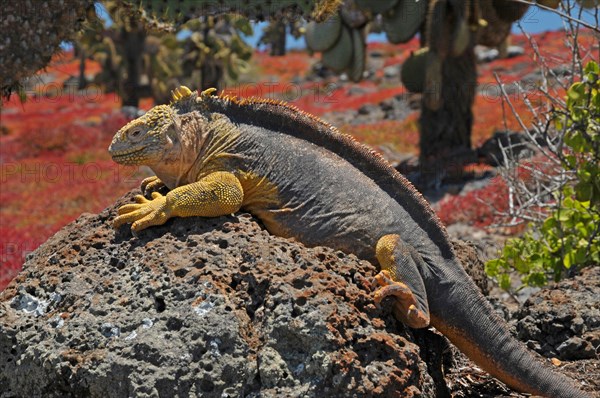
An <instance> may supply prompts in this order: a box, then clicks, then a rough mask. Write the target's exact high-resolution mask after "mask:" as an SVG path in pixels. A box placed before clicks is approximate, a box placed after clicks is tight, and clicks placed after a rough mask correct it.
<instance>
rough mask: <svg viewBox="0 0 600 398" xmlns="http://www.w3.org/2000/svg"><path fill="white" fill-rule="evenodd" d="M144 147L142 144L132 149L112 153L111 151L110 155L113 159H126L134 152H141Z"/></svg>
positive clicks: (134, 153)
mask: <svg viewBox="0 0 600 398" xmlns="http://www.w3.org/2000/svg"><path fill="white" fill-rule="evenodd" d="M144 149H146V146H143V147H141V148H137V149H134V150H128V151H118V152H114V153H111V156H112V158H113V160H117V159H126V158H130V157H132V156H133V155H136V154H138V153H140V152H142V151H143V150H144Z"/></svg>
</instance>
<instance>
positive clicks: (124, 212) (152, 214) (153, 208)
mask: <svg viewBox="0 0 600 398" xmlns="http://www.w3.org/2000/svg"><path fill="white" fill-rule="evenodd" d="M135 201H136V202H137V203H131V204H127V205H124V206H121V207H120V208H119V210H118V213H119V216H118V217H116V218H115V220H114V222H113V227H114V228H119V227H120V226H121V225H123V224H127V223H133V224H132V225H131V229H132V231H135V232H139V231H141V230H143V229H145V228H147V227H150V226H153V225H162V224H164V223H165V222H166V221H167V220H168V219H169V216H170V211H168V209H167V203H166V202H167V198H166V196H163V195H161V194H160V193H158V192H153V193H152V200H148V199H146V198H144V197H143V196H142V195H136V196H135Z"/></svg>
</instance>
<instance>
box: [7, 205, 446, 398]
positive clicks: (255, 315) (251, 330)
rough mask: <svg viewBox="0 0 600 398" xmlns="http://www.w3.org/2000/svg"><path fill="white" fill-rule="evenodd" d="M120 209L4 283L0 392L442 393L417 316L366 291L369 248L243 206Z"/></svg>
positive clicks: (34, 257)
mask: <svg viewBox="0 0 600 398" xmlns="http://www.w3.org/2000/svg"><path fill="white" fill-rule="evenodd" d="M128 199H129V200H130V199H131V195H130V196H128V197H126V198H125V199H123V200H122V201H121V202H120V203H118V204H117V205H120V204H124V203H125V200H128ZM115 209H116V207H112V208H110V209H107V210H105V211H104V212H103V213H101V214H99V215H97V216H93V215H82V216H81V217H80V218H79V219H78V220H76V221H75V222H73V223H72V224H70V225H68V226H67V227H65V228H63V229H62V230H61V231H60V232H58V233H57V234H56V235H55V236H53V237H52V238H51V239H50V240H48V241H47V242H46V243H44V244H43V245H42V246H41V247H40V248H39V249H38V250H36V251H35V252H34V253H32V254H31V255H30V257H29V258H28V261H27V262H26V264H25V266H24V269H23V271H22V272H21V274H20V275H19V276H18V277H17V278H16V279H15V280H14V281H13V282H12V283H11V284H10V285H9V286H8V287H7V289H5V290H4V291H3V292H2V293H0V358H1V359H0V396H1V397H13V396H28V397H34V396H43V397H58V396H61V397H63V396H98V397H100V396H102V397H126V396H142V397H143V396H148V397H154V396H173V395H177V396H200V395H201V396H203V397H226V396H229V397H238V396H241V397H257V396H261V397H282V396H286V397H294V396H302V397H311V396H314V397H324V396H330V397H337V396H339V397H342V396H343V397H353V396H355V397H361V396H385V397H392V396H397V397H412V396H434V394H435V393H434V391H433V382H432V379H431V377H430V376H429V375H428V374H427V371H426V369H427V366H426V364H425V363H424V362H423V361H422V360H421V359H420V358H419V355H418V353H419V349H418V347H417V345H415V344H414V343H411V342H410V341H409V340H408V339H407V337H409V336H410V332H408V331H406V329H404V327H403V326H402V325H401V324H400V323H399V322H397V321H396V320H395V318H394V317H393V316H392V315H391V313H390V307H391V306H390V305H383V306H382V307H381V308H376V306H375V305H373V302H372V298H371V295H370V291H371V286H370V283H369V280H370V278H371V277H372V276H373V275H374V274H375V273H376V268H375V267H374V266H372V265H371V264H370V263H368V262H365V261H359V260H357V259H356V258H355V257H354V256H349V255H345V254H343V253H341V252H336V251H333V250H331V249H328V248H314V249H306V248H304V247H303V246H302V245H299V244H297V243H295V242H293V241H290V240H286V239H282V238H277V237H273V236H271V235H269V234H268V233H267V232H266V231H265V230H263V229H261V228H260V226H259V225H258V224H257V223H256V222H255V221H254V220H253V219H252V218H251V217H250V216H249V215H243V214H241V215H237V216H235V217H233V216H231V217H221V218H215V219H209V220H201V219H197V218H196V219H173V220H170V221H169V222H168V223H167V224H166V225H165V226H162V227H155V228H151V229H149V230H146V231H143V232H142V233H140V235H139V236H138V237H133V236H132V235H131V233H130V232H129V230H128V228H127V227H123V228H121V229H120V230H119V231H114V230H113V229H112V228H111V227H110V220H112V219H113V217H114V215H115ZM388 300H390V299H388ZM384 304H385V302H384Z"/></svg>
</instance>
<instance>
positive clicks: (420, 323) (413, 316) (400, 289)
mask: <svg viewBox="0 0 600 398" xmlns="http://www.w3.org/2000/svg"><path fill="white" fill-rule="evenodd" d="M375 280H376V281H377V283H378V284H379V285H380V286H382V287H380V288H379V289H377V290H376V291H375V293H374V300H375V302H376V303H380V302H381V301H382V300H383V299H384V298H386V297H389V296H395V297H396V303H395V314H396V316H397V317H398V318H400V320H401V321H402V322H403V323H404V324H406V325H408V326H409V327H411V328H424V327H427V326H429V315H428V314H427V313H425V312H424V311H421V310H419V309H418V308H417V306H418V305H419V303H418V301H417V298H416V297H415V295H414V294H413V292H412V291H411V290H410V288H409V287H408V286H407V285H405V284H404V283H402V282H397V281H394V280H392V279H391V278H390V274H389V272H388V271H381V272H380V273H379V274H377V275H376V276H375Z"/></svg>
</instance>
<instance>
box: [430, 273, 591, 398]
mask: <svg viewBox="0 0 600 398" xmlns="http://www.w3.org/2000/svg"><path fill="white" fill-rule="evenodd" d="M456 265H457V266H458V267H460V265H458V264H456ZM450 268H451V269H448V268H445V269H444V270H443V271H442V273H443V274H444V275H438V277H442V276H443V279H441V280H444V281H453V282H445V283H444V282H440V280H438V281H437V282H436V281H434V280H429V281H426V282H425V284H426V289H427V296H428V299H429V310H430V313H431V324H432V325H433V326H435V328H436V329H438V330H439V331H440V332H442V333H443V334H444V335H445V336H446V337H448V338H449V339H450V341H452V343H453V344H454V345H456V346H457V347H458V348H459V349H460V350H461V351H462V352H464V353H465V354H466V355H467V356H468V357H469V358H471V360H473V361H474V362H475V363H476V364H477V365H479V366H481V368H483V369H484V370H486V371H487V372H489V373H490V374H491V375H492V376H494V377H496V378H497V379H499V380H501V381H503V382H504V383H506V384H507V385H509V386H510V387H512V388H514V389H515V390H517V391H521V392H527V393H531V394H536V395H541V396H543V397H548V398H591V397H590V395H588V394H586V393H585V392H583V391H581V390H580V389H578V388H577V387H576V386H575V384H574V382H573V381H572V380H571V379H569V378H567V377H565V376H563V375H562V374H559V373H558V372H556V371H555V370H554V369H552V367H551V365H549V364H547V363H543V362H542V358H541V357H539V356H538V355H537V354H534V353H532V352H531V351H529V350H528V349H527V348H526V347H525V346H524V345H523V344H522V343H521V342H519V341H518V340H516V339H515V338H514V337H512V335H511V334H510V333H509V332H508V330H507V328H506V326H505V322H504V321H503V320H502V319H500V318H499V317H498V316H497V315H496V314H495V312H494V310H493V309H492V307H491V305H490V304H489V303H488V301H487V300H486V299H485V298H484V297H483V296H482V295H481V293H480V292H479V290H478V289H477V287H476V286H475V284H474V283H473V282H472V281H471V279H470V278H469V277H468V276H467V275H466V274H465V273H464V271H463V270H462V268H460V269H458V270H457V269H456V268H455V267H454V264H452V266H451V267H450ZM438 270H439V269H436V271H438ZM434 273H436V272H435V271H434ZM431 279H438V278H437V277H434V276H433V275H432V278H431Z"/></svg>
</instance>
